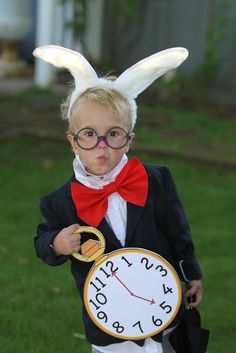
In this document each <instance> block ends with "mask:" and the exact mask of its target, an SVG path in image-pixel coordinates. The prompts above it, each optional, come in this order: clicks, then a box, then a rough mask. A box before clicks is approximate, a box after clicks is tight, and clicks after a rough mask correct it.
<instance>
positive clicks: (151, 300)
mask: <svg viewBox="0 0 236 353" xmlns="http://www.w3.org/2000/svg"><path fill="white" fill-rule="evenodd" d="M111 275H112V277H115V278H116V279H117V280H118V281H119V282H120V283H121V284H122V286H123V287H124V288H125V289H126V290H127V291H128V292H129V294H130V295H131V296H132V297H135V298H138V299H141V300H145V301H147V302H149V303H150V305H152V304H155V301H154V299H146V298H143V297H140V296H139V295H136V294H134V293H133V292H131V290H130V289H129V288H128V287H127V286H126V285H125V284H124V282H122V280H121V279H120V278H119V277H118V276H117V274H116V272H115V271H113V272H112V273H111Z"/></svg>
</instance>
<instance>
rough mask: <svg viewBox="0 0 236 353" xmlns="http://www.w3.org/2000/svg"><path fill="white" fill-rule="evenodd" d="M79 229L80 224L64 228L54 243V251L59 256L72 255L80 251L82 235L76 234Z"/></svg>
mask: <svg viewBox="0 0 236 353" xmlns="http://www.w3.org/2000/svg"><path fill="white" fill-rule="evenodd" d="M78 228H79V224H72V225H71V226H69V227H66V228H63V229H62V230H61V231H60V232H59V233H58V234H57V236H56V237H55V238H54V241H53V250H54V252H55V254H56V255H57V256H59V255H71V254H72V253H73V252H77V251H79V250H80V239H81V236H80V234H75V231H76V230H77V229H78Z"/></svg>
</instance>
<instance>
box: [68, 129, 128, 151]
mask: <svg viewBox="0 0 236 353" xmlns="http://www.w3.org/2000/svg"><path fill="white" fill-rule="evenodd" d="M88 129H89V130H92V131H93V132H94V133H95V134H96V135H97V142H96V144H95V145H94V146H93V147H89V148H84V147H82V146H81V145H80V144H79V141H78V135H79V133H80V132H81V131H83V130H88ZM113 129H120V130H122V131H124V133H125V136H124V137H125V138H126V142H125V143H124V144H123V145H122V146H121V147H112V146H110V145H109V143H108V141H107V135H108V134H109V132H110V131H111V130H113ZM130 133H131V132H126V131H125V130H124V129H122V128H121V127H120V126H114V127H112V128H111V129H109V130H108V131H107V133H106V135H103V136H98V133H97V132H96V131H95V130H94V129H92V128H87V127H85V128H83V129H80V130H79V131H78V132H77V133H76V134H71V135H72V136H73V140H74V141H75V142H76V143H77V145H78V146H79V147H80V148H82V150H86V151H90V150H93V149H94V148H95V147H97V145H98V144H99V142H100V141H104V142H105V143H106V145H107V146H108V147H110V148H112V149H113V150H120V149H121V148H123V147H125V145H127V143H128V142H129V140H131V136H130Z"/></svg>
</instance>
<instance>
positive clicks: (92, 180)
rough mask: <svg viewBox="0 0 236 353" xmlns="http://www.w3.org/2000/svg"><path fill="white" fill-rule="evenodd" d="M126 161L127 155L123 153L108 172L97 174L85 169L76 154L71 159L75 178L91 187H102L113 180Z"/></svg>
mask: <svg viewBox="0 0 236 353" xmlns="http://www.w3.org/2000/svg"><path fill="white" fill-rule="evenodd" d="M127 161H128V157H127V156H126V154H124V155H123V157H122V159H121V161H120V162H119V163H118V164H117V165H116V166H115V167H114V168H113V169H112V170H111V171H110V172H108V173H107V174H105V175H103V176H98V175H94V174H90V173H88V172H87V171H86V170H85V168H84V165H83V163H82V162H81V160H80V157H79V156H78V155H76V156H75V159H74V161H73V169H74V173H75V178H76V180H78V181H79V182H80V183H81V184H83V185H85V186H88V187H90V188H93V189H102V188H103V186H105V185H108V184H110V183H111V182H112V181H114V180H115V178H116V176H117V175H118V174H119V173H120V171H121V170H122V169H123V167H124V166H125V164H126V163H127Z"/></svg>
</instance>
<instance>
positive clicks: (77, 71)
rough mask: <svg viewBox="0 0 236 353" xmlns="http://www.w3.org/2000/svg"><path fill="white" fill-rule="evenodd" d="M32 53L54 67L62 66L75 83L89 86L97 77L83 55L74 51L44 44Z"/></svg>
mask: <svg viewBox="0 0 236 353" xmlns="http://www.w3.org/2000/svg"><path fill="white" fill-rule="evenodd" d="M33 55H34V56H36V57H37V58H40V59H42V60H44V61H47V62H49V63H50V64H53V65H54V66H56V67H63V68H66V69H68V70H69V71H70V73H71V74H72V76H73V77H74V80H75V85H76V86H78V87H80V86H82V87H84V86H86V87H87V86H89V85H90V84H91V83H92V82H94V81H96V80H97V79H98V76H97V74H96V72H95V70H94V69H93V68H92V66H91V65H90V64H89V62H88V61H87V60H86V59H85V57H84V56H83V55H81V54H80V53H77V52H76V51H73V50H70V49H67V48H64V47H60V46H58V45H45V46H42V47H38V48H36V49H35V50H34V51H33Z"/></svg>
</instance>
